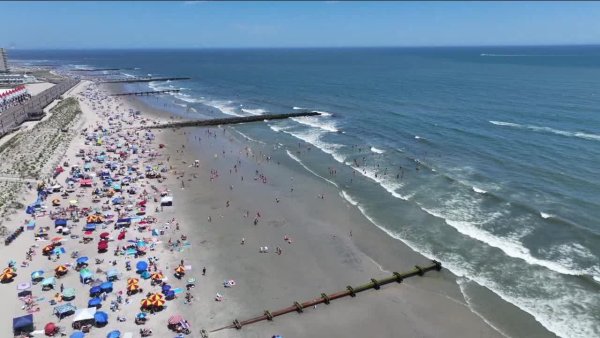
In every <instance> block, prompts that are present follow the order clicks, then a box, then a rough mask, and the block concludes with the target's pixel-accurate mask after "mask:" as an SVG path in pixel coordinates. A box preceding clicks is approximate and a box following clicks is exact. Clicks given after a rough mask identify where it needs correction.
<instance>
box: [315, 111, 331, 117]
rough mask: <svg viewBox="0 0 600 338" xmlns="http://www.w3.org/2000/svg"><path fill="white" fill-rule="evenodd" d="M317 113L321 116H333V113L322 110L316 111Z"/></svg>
mask: <svg viewBox="0 0 600 338" xmlns="http://www.w3.org/2000/svg"><path fill="white" fill-rule="evenodd" d="M315 112H317V113H319V114H321V116H332V115H333V114H332V113H329V112H326V111H320V110H315Z"/></svg>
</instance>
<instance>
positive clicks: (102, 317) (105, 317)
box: [94, 311, 108, 324]
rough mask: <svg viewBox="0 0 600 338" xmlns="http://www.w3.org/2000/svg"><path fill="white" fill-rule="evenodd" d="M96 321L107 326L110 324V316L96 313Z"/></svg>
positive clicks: (101, 312)
mask: <svg viewBox="0 0 600 338" xmlns="http://www.w3.org/2000/svg"><path fill="white" fill-rule="evenodd" d="M94 321H95V322H96V324H106V323H108V314H107V313H106V312H103V311H97V312H96V313H94Z"/></svg>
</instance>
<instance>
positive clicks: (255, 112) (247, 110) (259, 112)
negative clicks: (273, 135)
mask: <svg viewBox="0 0 600 338" xmlns="http://www.w3.org/2000/svg"><path fill="white" fill-rule="evenodd" d="M242 111H243V112H244V113H246V114H250V115H263V114H265V113H266V112H267V111H266V110H264V109H261V108H256V109H250V108H242Z"/></svg>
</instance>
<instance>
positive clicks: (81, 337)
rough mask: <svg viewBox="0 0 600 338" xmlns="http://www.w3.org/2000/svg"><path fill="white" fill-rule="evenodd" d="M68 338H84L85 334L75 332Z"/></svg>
mask: <svg viewBox="0 0 600 338" xmlns="http://www.w3.org/2000/svg"><path fill="white" fill-rule="evenodd" d="M69 338H85V333H83V332H81V331H75V332H73V333H71V335H70V336H69Z"/></svg>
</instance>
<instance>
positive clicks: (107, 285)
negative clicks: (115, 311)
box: [100, 282, 113, 292]
mask: <svg viewBox="0 0 600 338" xmlns="http://www.w3.org/2000/svg"><path fill="white" fill-rule="evenodd" d="M100 289H102V292H112V290H113V283H112V282H104V283H102V284H100Z"/></svg>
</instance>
